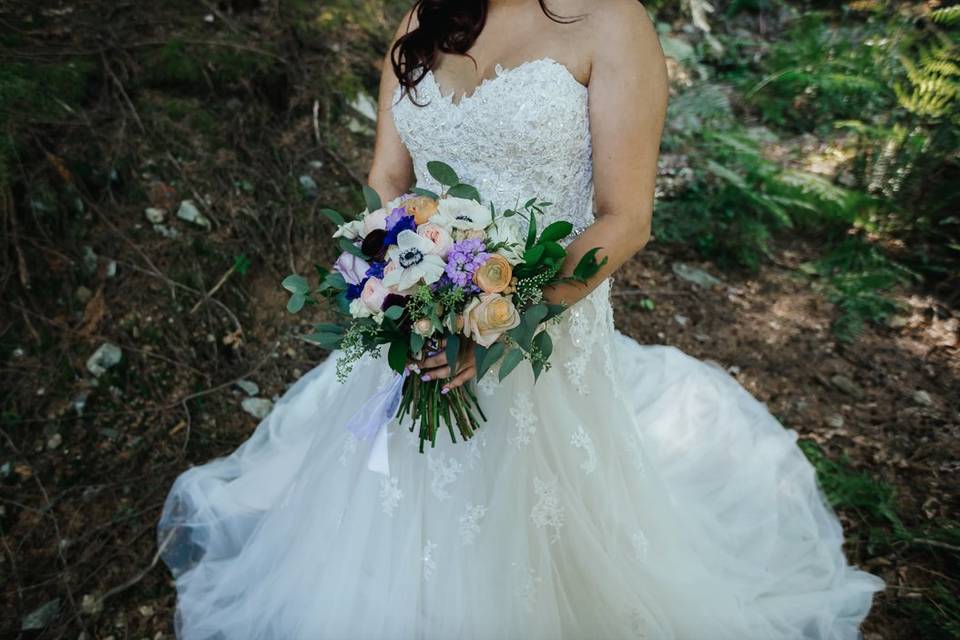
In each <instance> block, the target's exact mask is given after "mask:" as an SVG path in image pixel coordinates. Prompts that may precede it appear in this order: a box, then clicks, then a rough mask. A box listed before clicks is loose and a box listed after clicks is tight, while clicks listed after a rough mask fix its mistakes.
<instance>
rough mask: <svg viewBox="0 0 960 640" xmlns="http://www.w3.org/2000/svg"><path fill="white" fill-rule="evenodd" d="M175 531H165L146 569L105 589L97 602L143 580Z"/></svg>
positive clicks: (158, 559)
mask: <svg viewBox="0 0 960 640" xmlns="http://www.w3.org/2000/svg"><path fill="white" fill-rule="evenodd" d="M176 531H177V530H176V529H170V531H169V532H168V533H167V535H166V537H165V538H164V539H163V542H161V543H160V546H159V547H158V548H157V552H156V553H154V554H153V560H151V561H150V564H149V565H148V566H147V568H146V569H143V570H142V571H141V572H140V573H138V574H137V575H135V576H134V577H132V578H130V579H129V580H127V581H126V582H124V583H123V584H121V585H119V586H116V587H114V588H113V589H110V590H109V591H107V592H106V593H105V594H103V595H102V596H100V597H99V598H98V601H99V602H103V601H105V600H106V599H107V598H109V597H110V596H115V595H117V594H118V593H120V592H121V591H126V590H127V589H129V588H130V587H132V586H133V585H135V584H137V583H138V582H140V581H141V580H143V579H144V578H145V577H146V576H147V574H148V573H150V572H151V571H152V570H153V568H154V567H155V566H157V562H159V561H160V556H161V555H162V554H163V552H164V551H166V549H167V545H169V544H170V541H171V540H172V539H173V534H174V533H176Z"/></svg>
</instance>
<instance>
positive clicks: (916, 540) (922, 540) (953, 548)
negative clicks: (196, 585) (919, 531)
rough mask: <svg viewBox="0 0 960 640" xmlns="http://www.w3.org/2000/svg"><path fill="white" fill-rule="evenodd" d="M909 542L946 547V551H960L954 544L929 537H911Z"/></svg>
mask: <svg viewBox="0 0 960 640" xmlns="http://www.w3.org/2000/svg"><path fill="white" fill-rule="evenodd" d="M910 542H911V543H913V544H925V545H929V546H931V547H937V548H938V549H946V550H947V551H954V552H960V547H958V546H957V545H954V544H949V543H947V542H940V541H939V540H931V539H929V538H911V539H910Z"/></svg>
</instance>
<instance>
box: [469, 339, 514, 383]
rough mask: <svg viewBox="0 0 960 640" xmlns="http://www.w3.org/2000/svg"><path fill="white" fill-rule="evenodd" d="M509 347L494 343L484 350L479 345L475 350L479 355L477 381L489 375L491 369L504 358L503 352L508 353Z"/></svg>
mask: <svg viewBox="0 0 960 640" xmlns="http://www.w3.org/2000/svg"><path fill="white" fill-rule="evenodd" d="M506 349H507V345H505V344H504V343H502V342H494V343H493V344H492V345H490V346H489V347H488V348H486V349H484V348H483V347H481V346H479V345H477V347H476V348H475V350H476V352H477V353H478V354H479V355H477V360H476V362H477V380H480V379H481V378H483V376H485V375H487V371H489V370H490V367H492V366H493V365H495V364H496V363H497V360H499V359H500V357H501V356H503V352H504V351H506Z"/></svg>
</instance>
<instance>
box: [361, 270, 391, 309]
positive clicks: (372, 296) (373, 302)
mask: <svg viewBox="0 0 960 640" xmlns="http://www.w3.org/2000/svg"><path fill="white" fill-rule="evenodd" d="M388 293H390V292H389V291H388V290H387V288H386V287H385V286H384V285H383V283H382V282H381V281H380V279H379V278H367V281H366V283H364V285H363V290H362V291H361V292H360V300H362V301H363V303H364V304H365V305H367V308H368V309H370V312H371V313H380V311H382V310H383V301H384V299H386V297H387V294H388Z"/></svg>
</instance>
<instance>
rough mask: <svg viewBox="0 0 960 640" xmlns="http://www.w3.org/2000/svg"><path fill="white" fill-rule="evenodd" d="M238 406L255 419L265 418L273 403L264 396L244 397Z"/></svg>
mask: <svg viewBox="0 0 960 640" xmlns="http://www.w3.org/2000/svg"><path fill="white" fill-rule="evenodd" d="M240 406H241V407H243V410H244V411H246V412H247V413H249V414H250V415H252V416H253V417H254V418H256V419H257V420H263V419H264V418H266V417H267V415H269V414H270V410H271V409H273V403H272V402H271V401H269V400H267V399H266V398H244V399H243V402H241V403H240Z"/></svg>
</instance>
